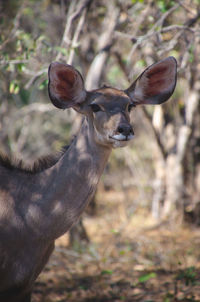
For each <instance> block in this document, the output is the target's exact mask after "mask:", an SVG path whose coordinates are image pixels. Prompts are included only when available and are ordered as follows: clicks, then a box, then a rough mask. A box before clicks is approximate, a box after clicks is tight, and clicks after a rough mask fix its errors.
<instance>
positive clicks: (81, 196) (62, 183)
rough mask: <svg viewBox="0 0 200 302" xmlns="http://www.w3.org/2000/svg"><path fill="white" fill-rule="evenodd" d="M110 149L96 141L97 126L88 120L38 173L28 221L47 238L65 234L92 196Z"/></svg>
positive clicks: (28, 212)
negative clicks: (61, 153)
mask: <svg viewBox="0 0 200 302" xmlns="http://www.w3.org/2000/svg"><path fill="white" fill-rule="evenodd" d="M110 152H111V149H110V148H107V147H104V146H101V145H99V144H97V143H96V142H95V140H94V133H93V128H92V126H91V125H89V122H88V121H87V120H86V119H85V121H84V122H83V125H82V127H81V129H80V132H79V134H78V136H77V137H76V139H75V140H74V141H73V143H72V144H71V146H70V147H69V149H68V150H67V152H66V153H65V154H64V156H63V157H62V158H61V159H60V160H59V161H58V163H57V164H56V165H54V166H53V167H52V168H50V169H48V170H46V171H45V172H43V173H40V174H38V176H37V179H36V181H35V182H34V187H36V188H35V189H34V191H35V194H33V196H34V200H33V198H32V202H31V203H30V204H29V208H28V211H27V216H26V217H27V223H28V224H29V225H30V226H31V227H33V228H34V230H35V231H38V232H39V234H43V235H44V236H45V237H46V238H52V239H55V238H57V237H59V236H60V235H62V234H63V233H65V232H66V231H67V230H68V229H69V228H70V227H71V225H72V224H73V223H74V222H76V220H77V219H78V217H79V216H80V215H81V213H82V212H83V210H84V209H85V207H86V206H87V204H88V202H89V201H90V199H91V198H92V196H93V194H94V192H95V190H96V187H97V184H98V181H99V179H100V176H101V175H102V173H103V170H104V167H105V165H106V163H107V160H108V157H109V155H110Z"/></svg>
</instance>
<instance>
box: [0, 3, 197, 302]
mask: <svg viewBox="0 0 200 302" xmlns="http://www.w3.org/2000/svg"><path fill="white" fill-rule="evenodd" d="M199 21H200V1H199V0H183V1H172V0H167V1H163V0H157V1H152V0H139V1H136V0H111V1H106V0H101V1H100V0H82V1H81V0H73V1H70V0H35V1H34V0H30V1H28V0H7V1H1V2H0V99H1V102H0V142H1V150H2V151H3V152H5V153H7V154H10V155H14V156H16V157H20V158H23V159H24V160H26V161H30V160H34V159H35V158H37V157H38V156H41V155H44V154H49V153H51V152H54V151H55V150H58V149H60V147H61V146H62V145H65V144H67V143H69V141H70V138H71V137H72V135H74V134H75V133H76V131H77V129H78V127H79V125H80V120H81V119H80V117H79V116H77V115H76V113H75V112H73V111H71V110H68V111H65V112H63V111H61V112H60V111H59V110H57V109H55V108H54V107H53V106H52V105H51V104H50V102H49V99H48V95H47V84H48V83H47V70H48V66H49V64H50V63H51V62H52V61H55V60H59V61H63V62H67V63H68V64H73V65H74V66H75V67H76V68H78V69H79V70H80V72H81V73H82V75H83V77H84V79H85V83H86V87H87V88H88V89H92V88H96V87H97V86H98V85H102V84H103V83H106V84H109V85H113V86H115V87H117V88H127V87H128V85H129V84H130V82H132V81H133V79H135V78H136V77H137V76H138V75H139V74H140V73H141V72H142V71H143V70H144V69H145V67H146V66H148V65H150V64H153V63H154V62H157V61H159V60H161V59H162V58H165V57H167V56H170V55H172V56H174V57H175V58H176V59H177V62H178V81H177V88H176V90H175V92H174V95H173V97H172V98H171V100H170V101H169V102H168V103H167V104H166V105H163V106H162V107H161V106H159V107H147V108H137V109H136V110H135V111H134V112H133V113H132V119H133V124H134V131H135V134H136V138H135V140H134V142H133V143H132V144H131V145H130V146H129V147H128V148H125V149H120V150H115V151H114V152H113V153H112V157H111V159H110V161H109V164H108V166H107V168H106V171H105V174H104V175H103V177H102V181H101V183H100V186H99V190H98V192H97V200H98V201H99V200H102V203H103V201H104V193H105V192H110V191H112V192H118V193H119V192H121V193H122V196H123V197H122V200H123V206H122V205H121V206H120V207H121V208H120V209H121V212H122V214H121V215H122V216H123V215H124V217H125V218H124V219H126V220H127V221H130V220H131V219H132V218H133V217H136V215H137V214H138V212H139V211H144V212H145V217H146V216H151V217H153V219H154V223H156V224H158V225H162V223H163V222H164V223H165V221H168V222H169V223H170V225H171V224H172V225H174V224H177V223H183V222H184V223H185V222H187V223H189V224H195V225H199V224H200V102H199V98H200V97H199V96H200V60H199V53H200V22H199ZM97 62H98V64H99V65H98V68H97V67H96V66H97V65H95V64H97ZM116 202H117V201H116ZM101 206H102V204H101V203H100V205H99V206H98V207H99V208H98V210H97V214H98V212H99V211H100V212H101ZM104 206H105V209H106V206H107V207H108V208H107V209H109V203H108V205H106V204H105V205H104ZM122 221H123V223H122V225H123V224H124V223H125V222H124V220H123V219H122ZM125 224H126V223H125ZM122 229H123V227H122ZM113 230H114V234H115V229H113ZM116 232H117V233H118V232H120V227H119V229H117V231H116ZM102 271H103V270H102ZM109 272H110V271H109V270H104V273H103V275H108V274H110V273H109ZM154 276H155V275H154V272H153V273H152V272H150V273H147V274H146V275H145V274H144V276H140V277H139V279H138V283H145V282H148V280H149V279H151V278H154ZM183 279H184V280H186V281H187V282H188V284H190V285H191V284H192V282H193V281H192V280H193V279H195V276H194V275H193V269H192V268H191V269H188V270H184V271H181V272H180V274H178V275H177V276H176V280H177V281H176V282H180V280H183ZM178 280H179V281H178ZM174 295H175V294H174ZM170 299H171V298H170V296H169V297H167V296H166V299H165V300H163V301H172V299H171V300H170ZM188 301H189V300H188ZM190 301H193V300H190ZM194 301H195V300H194Z"/></svg>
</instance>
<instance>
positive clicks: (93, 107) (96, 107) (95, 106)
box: [90, 104, 101, 112]
mask: <svg viewBox="0 0 200 302" xmlns="http://www.w3.org/2000/svg"><path fill="white" fill-rule="evenodd" d="M90 107H91V108H92V111H93V112H98V111H101V107H100V106H99V105H97V104H91V105H90Z"/></svg>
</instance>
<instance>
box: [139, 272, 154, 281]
mask: <svg viewBox="0 0 200 302" xmlns="http://www.w3.org/2000/svg"><path fill="white" fill-rule="evenodd" d="M155 277H156V273H148V274H145V275H142V276H140V277H139V279H138V282H139V283H144V282H147V281H148V280H150V279H152V278H155Z"/></svg>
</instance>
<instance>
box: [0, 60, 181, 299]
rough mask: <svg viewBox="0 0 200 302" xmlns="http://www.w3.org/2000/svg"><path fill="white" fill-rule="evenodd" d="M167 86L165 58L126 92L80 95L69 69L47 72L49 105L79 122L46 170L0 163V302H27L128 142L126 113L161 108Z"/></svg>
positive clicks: (169, 65)
mask: <svg viewBox="0 0 200 302" xmlns="http://www.w3.org/2000/svg"><path fill="white" fill-rule="evenodd" d="M158 73H159V78H158ZM166 73H167V74H168V75H170V77H169V79H167V80H166ZM155 75H156V76H155ZM145 77H146V78H145ZM162 78H163V80H162V84H163V85H161V82H159V81H160V79H162ZM149 79H150V80H151V79H152V82H156V83H157V82H159V85H158V84H154V86H153V85H152V84H151V83H150V84H151V85H149V88H148V85H147V84H148V83H146V82H145V81H150V80H149ZM158 79H159V80H158ZM143 82H145V85H144V84H143ZM175 83H176V63H175V60H174V59H173V58H168V59H166V60H163V61H161V62H159V63H157V64H155V65H152V67H151V68H150V69H147V70H146V75H145V72H144V73H143V74H142V76H141V77H140V78H138V80H137V81H136V82H135V83H134V84H132V85H131V86H130V88H129V89H127V90H126V91H121V90H117V89H114V88H108V87H104V88H101V89H97V90H95V91H92V92H86V91H85V89H84V86H83V80H82V77H81V75H80V74H79V73H78V71H76V70H75V69H73V67H71V66H69V65H64V64H60V63H53V64H52V65H51V67H50V69H49V95H50V98H51V100H52V103H53V104H54V105H55V106H56V107H58V108H63V109H65V108H68V107H73V108H74V109H75V110H76V111H78V112H80V113H82V114H84V115H85V118H84V121H83V124H82V126H81V128H80V131H79V133H78V135H77V137H76V138H75V139H74V140H73V142H72V144H71V145H70V147H69V148H68V149H67V151H66V152H65V153H64V154H63V155H62V156H61V158H60V159H59V160H58V161H57V162H56V163H55V164H54V165H53V166H52V167H50V168H48V169H44V170H43V171H38V172H37V171H36V172H35V173H30V171H27V170H26V169H24V170H23V169H18V168H12V167H7V165H6V164H4V162H3V160H2V161H1V162H0V302H1V301H2V302H29V301H30V293H31V290H32V287H33V284H34V281H35V279H36V278H37V276H38V275H39V273H40V272H41V270H42V269H43V267H44V266H45V264H46V262H47V261H48V259H49V256H50V255H51V253H52V251H53V248H54V241H55V239H56V238H58V237H59V236H61V235H62V234H64V233H65V232H67V231H68V230H69V228H70V227H71V226H72V224H73V223H75V222H76V221H77V219H78V218H79V216H80V215H81V213H82V212H83V211H84V209H85V207H86V206H87V204H88V202H89V201H90V200H91V198H92V196H93V194H94V192H95V190H96V186H97V184H98V181H99V179H100V176H101V175H102V173H103V170H104V167H105V165H106V163H107V161H108V158H109V155H110V153H111V150H112V148H113V147H123V146H125V145H126V144H127V142H128V141H129V140H131V139H132V138H133V129H132V126H131V124H130V117H129V113H130V109H131V107H132V106H133V105H134V106H135V105H137V103H153V104H156V103H161V102H164V101H166V100H167V99H168V98H169V96H170V95H171V94H172V92H173V90H174V87H175ZM158 86H159V87H158ZM160 87H161V88H162V89H160ZM148 89H149V91H148ZM163 90H164V93H163ZM148 98H149V99H148Z"/></svg>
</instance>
